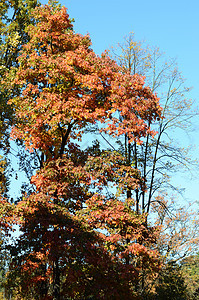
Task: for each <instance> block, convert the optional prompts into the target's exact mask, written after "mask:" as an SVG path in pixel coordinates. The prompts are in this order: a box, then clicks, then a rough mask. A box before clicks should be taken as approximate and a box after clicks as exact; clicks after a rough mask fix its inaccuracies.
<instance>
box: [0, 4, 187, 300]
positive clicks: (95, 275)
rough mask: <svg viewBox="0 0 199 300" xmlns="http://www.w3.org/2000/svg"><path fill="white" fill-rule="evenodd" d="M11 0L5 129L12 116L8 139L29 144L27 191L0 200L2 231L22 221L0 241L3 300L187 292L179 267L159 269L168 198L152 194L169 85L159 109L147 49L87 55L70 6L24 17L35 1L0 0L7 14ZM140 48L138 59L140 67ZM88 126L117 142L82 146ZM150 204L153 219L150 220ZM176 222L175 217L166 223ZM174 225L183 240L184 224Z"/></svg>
mask: <svg viewBox="0 0 199 300" xmlns="http://www.w3.org/2000/svg"><path fill="white" fill-rule="evenodd" d="M9 3H10V5H11V4H12V5H13V6H12V7H13V8H14V12H15V13H14V19H13V20H14V21H13V22H10V23H9V21H8V19H6V21H5V26H8V28H9V30H10V31H9V32H10V37H12V38H13V42H16V43H15V44H16V48H13V47H10V46H9V45H10V44H9V39H8V38H7V36H6V37H5V43H4V42H3V40H2V43H1V49H2V53H3V54H2V57H3V58H2V59H4V62H5V61H6V63H7V67H6V72H7V73H5V72H4V73H3V75H2V79H3V80H2V87H3V92H4V95H6V97H4V103H6V105H7V104H8V109H10V110H11V111H12V114H10V113H9V114H8V115H9V125H8V127H6V128H7V129H8V128H9V126H10V125H11V124H12V125H13V126H12V131H11V136H12V138H13V139H14V140H16V142H17V144H18V145H19V146H21V147H23V146H24V147H26V150H29V151H30V155H28V154H27V152H26V150H24V149H23V151H21V152H20V157H21V161H20V167H21V168H22V169H24V170H26V174H27V177H28V178H31V180H30V184H31V185H32V187H31V189H27V188H26V186H24V190H23V197H22V198H21V199H20V201H15V204H14V205H11V204H9V202H8V201H7V199H6V198H4V199H2V205H1V207H0V212H1V222H2V230H3V231H4V234H5V236H9V229H10V228H11V227H9V226H8V225H7V224H11V225H13V224H15V225H17V226H18V227H19V229H20V232H19V235H18V236H17V237H15V238H14V239H13V242H12V243H10V244H8V245H7V248H6V250H7V251H9V255H10V262H9V266H8V272H7V274H6V281H5V283H4V286H5V289H6V294H7V298H9V297H14V298H16V299H38V300H41V299H49V300H50V299H53V300H55V299H56V300H60V299H146V297H148V296H150V295H151V290H153V291H154V294H156V296H157V295H158V296H159V297H163V296H164V297H169V296H168V295H171V289H175V290H176V294H175V295H176V297H177V294H178V296H182V297H183V296H184V292H185V288H184V282H183V280H182V278H181V274H180V271H179V269H178V266H177V265H173V264H169V263H168V264H167V265H165V260H163V259H161V257H160V253H161V254H164V253H165V248H164V247H162V248H161V245H160V244H161V243H160V241H161V239H162V240H166V239H167V237H168V234H167V233H168V228H167V229H165V228H164V226H165V224H169V223H171V219H168V218H166V217H165V215H164V213H165V210H164V209H163V210H162V211H161V208H162V207H163V206H161V205H160V206H158V207H156V204H157V203H159V202H161V203H164V199H162V198H161V199H160V198H159V202H158V198H152V196H153V193H155V191H156V189H158V187H159V185H158V183H159V178H157V181H155V179H154V178H155V177H154V176H155V175H154V172H159V171H160V167H159V166H158V165H156V162H157V161H158V160H159V159H160V158H161V155H160V156H157V152H158V151H159V150H160V149H161V150H162V151H163V152H164V151H166V150H165V149H167V150H168V149H169V146H168V145H167V144H165V143H164V144H162V143H160V138H161V137H162V135H163V131H164V130H163V131H162V126H163V127H164V129H167V128H168V127H169V126H170V124H171V123H172V122H173V120H174V119H175V116H174V115H172V113H171V107H172V106H169V109H168V110H167V113H168V112H170V115H167V116H169V120H168V119H167V116H166V113H165V111H166V108H167V104H168V101H170V100H171V99H172V100H171V103H172V105H174V102H175V99H176V98H175V97H174V95H177V94H176V93H177V92H176V93H175V92H172V93H171V94H172V95H170V94H169V95H170V96H168V98H167V100H166V104H165V106H164V109H163V110H162V108H161V107H160V104H159V99H158V98H157V95H156V94H154V91H155V86H159V84H160V81H157V80H158V78H159V75H157V76H155V77H154V78H155V79H154V80H155V81H154V82H153V83H154V85H153V86H152V88H149V87H147V86H146V85H145V79H144V77H142V76H140V75H139V74H136V70H137V69H136V68H138V66H139V70H141V69H140V68H142V66H143V70H144V71H146V70H148V68H149V69H150V70H151V68H152V56H151V55H148V53H147V52H145V51H141V48H140V45H137V44H136V43H134V44H132V48H131V49H130V50H132V49H133V51H134V52H133V53H134V58H133V59H134V61H133V64H134V67H133V68H130V65H128V67H125V65H123V66H122V67H121V66H119V65H118V64H117V63H116V62H115V61H114V60H112V59H111V58H110V57H109V56H108V53H107V52H105V53H103V54H102V55H101V56H97V55H96V54H95V53H94V51H93V50H92V48H91V40H90V37H89V36H88V35H86V36H82V35H80V34H78V33H75V32H74V31H73V25H72V21H71V19H70V18H69V16H68V14H67V9H66V8H65V7H61V6H60V5H57V4H56V1H50V2H49V4H48V5H45V6H38V7H37V8H36V9H35V10H34V11H32V14H31V15H29V14H27V12H28V11H29V10H31V9H30V8H32V7H34V6H35V4H36V2H35V1H24V2H23V1H18V2H16V3H12V2H6V1H4V4H5V10H4V15H5V14H6V11H7V10H6V9H7V8H8V4H9ZM15 4H17V6H16V5H15ZM17 13H19V14H17ZM15 15H17V16H18V17H16V19H15ZM22 15H23V16H24V21H23V20H22ZM2 24H3V23H2ZM5 26H4V25H2V28H4V27H5ZM14 31H15V32H16V34H18V35H17V36H15V35H14ZM3 32H4V33H5V32H6V31H3ZM4 33H3V34H4ZM11 33H12V34H11ZM22 41H23V43H24V45H23V46H21V43H22ZM6 43H7V44H6ZM6 45H7V46H6ZM12 45H14V44H13V43H12ZM6 47H7V48H6ZM5 49H8V50H9V51H8V54H6V53H5ZM19 50H20V55H19ZM140 51H141V52H140ZM136 53H139V54H141V55H143V61H144V64H142V63H140V61H139V59H138V56H137V54H136ZM11 56H12V57H13V60H10V57H11ZM16 58H17V59H16ZM125 59H126V58H125V57H124V60H125ZM132 73H133V74H132ZM161 74H162V73H161ZM169 78H171V77H169ZM172 78H174V77H172ZM155 82H156V84H155ZM157 82H158V83H157ZM179 95H180V94H178V96H179ZM8 98H9V99H10V100H9V101H8V102H7V100H8ZM5 101H6V102H5ZM180 103H181V102H180ZM183 103H184V105H185V106H183V109H182V111H184V108H185V107H187V102H186V103H185V102H183ZM4 110H5V108H3V111H4ZM177 111H178V112H179V111H180V112H181V107H177ZM177 114H178V113H177ZM4 121H5V120H4ZM184 121H185V119H183V122H184ZM4 123H5V124H6V121H5V122H4ZM165 124H166V125H165ZM172 124H173V125H172V126H174V124H176V123H175V122H174V123H172ZM167 125H168V126H167ZM93 128H95V130H96V128H98V129H97V130H98V131H97V132H98V134H99V135H100V136H103V137H104V136H106V137H108V140H109V139H110V140H111V141H113V143H112V144H111V143H109V145H111V149H107V148H106V149H102V147H101V146H100V143H99V142H95V143H94V144H93V145H89V146H88V147H87V148H86V149H83V147H82V144H83V142H84V141H85V140H87V136H88V134H90V133H91V132H92V130H93ZM4 134H5V131H4ZM86 134H87V136H86ZM3 144H5V142H3ZM117 145H118V147H117ZM168 151H170V150H168ZM175 151H176V152H175ZM175 151H174V152H175V153H176V157H177V154H178V153H179V152H177V150H176V149H175ZM169 153H171V152H169ZM27 156H28V160H26V157H27ZM166 157H169V154H168V153H166ZM3 163H4V162H2V164H3ZM166 163H167V162H165V160H163V165H164V166H165V165H166ZM33 169H34V175H33V174H32V173H33V172H32V170H33ZM148 174H151V175H148ZM148 176H149V178H150V180H148ZM163 178H165V176H163ZM161 180H162V179H161ZM134 195H135V197H134ZM146 197H148V201H147V200H146ZM134 198H135V199H134ZM145 200H146V201H145ZM165 207H166V208H167V205H166V204H165ZM149 208H150V209H149ZM152 209H153V215H155V216H156V217H158V218H157V222H155V221H154V222H153V224H152V225H151V224H150V218H149V212H151V211H152ZM184 216H185V215H183V218H184ZM163 220H164V222H162V221H163ZM178 221H179V216H178V217H176V218H173V219H172V222H173V224H176V223H177V222H178ZM183 224H185V223H183V222H182V227H183ZM7 226H8V227H7ZM169 229H170V228H169ZM181 229H182V230H181ZM163 231H164V234H165V236H164V235H163V234H162V232H163ZM179 232H180V234H181V236H183V228H180V230H179ZM179 232H177V233H176V235H175V234H174V235H173V237H174V238H173V245H174V246H173V249H172V251H178V250H179V247H178V245H177V243H175V242H176V241H177V235H179ZM160 233H161V234H160ZM183 238H184V239H185V238H186V237H185V236H183ZM176 245H177V246H176ZM175 247H176V248H175ZM166 252H167V250H166ZM166 254H167V253H166ZM166 257H167V255H166ZM161 270H162V271H161ZM156 282H158V283H157V284H156V285H155V283H156ZM155 288H156V291H155ZM152 296H153V295H152ZM159 299H161V298H159ZM164 299H166V298H164ZM168 299H169V298H168ZM176 299H178V298H176Z"/></svg>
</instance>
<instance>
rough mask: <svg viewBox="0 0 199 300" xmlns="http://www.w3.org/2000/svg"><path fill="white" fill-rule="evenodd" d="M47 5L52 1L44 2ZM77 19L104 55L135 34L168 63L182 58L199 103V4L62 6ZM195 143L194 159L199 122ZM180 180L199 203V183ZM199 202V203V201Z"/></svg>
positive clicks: (126, 1)
mask: <svg viewBox="0 0 199 300" xmlns="http://www.w3.org/2000/svg"><path fill="white" fill-rule="evenodd" d="M41 2H42V4H46V3H47V1H45V0H41ZM60 3H61V4H62V5H64V6H66V7H67V8H68V13H69V16H70V17H71V18H74V19H75V23H74V29H75V31H76V32H78V33H81V34H87V33H89V34H90V37H91V40H92V43H93V49H94V51H95V52H96V53H97V54H101V53H102V52H103V51H104V50H105V49H109V48H110V47H111V46H115V45H116V44H117V43H118V42H122V41H123V38H124V36H127V35H128V34H129V33H130V32H132V31H133V32H134V33H135V39H136V40H138V41H139V40H145V41H146V43H147V44H149V45H150V46H157V47H159V48H160V50H161V51H163V52H165V54H166V56H167V57H168V58H170V57H172V58H176V59H177V62H178V66H179V70H180V71H181V72H182V75H183V77H184V78H185V79H186V85H187V86H189V87H193V90H192V91H191V93H190V97H191V98H193V99H195V100H196V102H198V103H199V99H198V98H199V97H198V96H199V88H198V70H199V56H198V55H199V38H198V37H199V33H198V30H199V1H198V0H190V1H179V0H173V1H172V0H167V1H158V0H150V1H148V0H140V1H134V0H123V1H121V0H120V1H119V0H106V1H105V0H100V1H95V0H61V1H60ZM194 122H195V123H194V127H195V129H196V130H195V132H194V133H193V134H192V136H191V138H190V139H189V141H190V144H192V145H193V144H194V145H195V146H194V152H193V156H194V157H195V158H197V156H198V152H199V121H198V120H197V118H196V119H195V121H194ZM175 180H176V182H177V183H178V184H180V185H181V187H185V188H186V193H185V197H187V198H189V199H192V200H196V199H197V197H198V195H197V191H198V181H197V177H195V179H192V180H191V181H190V180H189V179H188V178H186V176H184V174H183V176H180V175H178V176H177V175H176V176H175ZM198 198H199V197H198Z"/></svg>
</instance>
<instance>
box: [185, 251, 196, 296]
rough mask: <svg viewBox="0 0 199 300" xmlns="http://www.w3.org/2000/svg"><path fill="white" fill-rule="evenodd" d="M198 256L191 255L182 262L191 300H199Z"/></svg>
mask: <svg viewBox="0 0 199 300" xmlns="http://www.w3.org/2000/svg"><path fill="white" fill-rule="evenodd" d="M198 263H199V261H198V254H196V255H190V256H188V257H186V258H184V259H183V260H182V261H181V269H182V274H183V276H184V280H185V283H186V285H187V290H188V294H189V297H190V299H198V298H199V293H198V291H199V276H198Z"/></svg>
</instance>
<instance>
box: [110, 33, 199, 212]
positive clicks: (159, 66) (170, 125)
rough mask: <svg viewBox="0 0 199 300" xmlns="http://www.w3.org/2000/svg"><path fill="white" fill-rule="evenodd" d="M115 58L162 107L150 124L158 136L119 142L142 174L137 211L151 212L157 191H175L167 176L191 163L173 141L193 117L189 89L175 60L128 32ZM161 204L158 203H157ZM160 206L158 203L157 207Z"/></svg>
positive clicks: (188, 167)
mask: <svg viewBox="0 0 199 300" xmlns="http://www.w3.org/2000/svg"><path fill="white" fill-rule="evenodd" d="M113 53H114V57H115V58H116V60H117V61H118V62H119V64H120V65H121V66H122V67H123V69H124V70H125V71H126V70H128V71H129V72H131V73H132V74H141V75H144V76H145V77H146V84H148V85H149V86H150V87H151V89H152V91H153V92H156V93H157V95H158V96H159V97H160V103H161V106H162V107H163V112H162V118H160V119H159V120H157V121H156V123H154V124H150V123H149V124H148V125H149V126H151V125H152V128H153V129H154V131H156V132H157V134H156V135H155V136H154V138H153V139H151V136H150V135H147V136H146V137H145V139H144V140H143V143H142V144H139V143H136V142H134V143H133V144H131V145H128V146H127V144H128V143H126V141H124V142H123V141H118V143H119V144H120V151H123V152H125V153H126V156H127V157H128V160H131V162H133V163H134V164H135V168H138V166H139V169H140V171H141V174H142V176H143V178H144V180H145V183H146V190H145V191H142V190H139V189H138V190H136V191H135V198H136V203H137V204H136V206H137V208H136V210H138V209H140V211H141V212H147V213H149V212H150V207H151V203H152V202H153V201H156V198H155V196H157V192H158V191H159V192H160V191H161V192H165V191H167V192H168V188H169V189H170V188H171V190H174V191H177V187H175V186H174V185H173V184H172V183H171V181H170V176H171V174H172V172H173V171H176V170H177V169H178V167H180V168H181V169H180V170H181V171H182V168H185V169H187V170H189V169H190V166H191V164H192V163H193V161H192V160H191V159H190V157H189V156H188V148H185V147H184V145H183V148H182V147H180V145H179V144H178V143H177V141H176V138H177V136H178V135H179V134H180V130H185V131H186V132H187V131H188V130H189V129H191V119H192V118H193V116H194V115H196V113H197V112H196V111H194V106H193V104H192V101H191V100H190V99H188V98H186V95H187V93H188V92H189V90H190V89H189V88H186V87H185V86H184V80H183V78H182V76H181V74H180V72H179V71H178V69H177V64H176V62H175V60H170V61H168V60H166V59H165V57H164V54H162V53H161V52H160V51H159V49H158V48H152V49H151V48H149V47H148V46H145V44H144V43H143V42H136V41H135V39H134V34H133V33H131V34H130V35H129V37H127V38H126V39H125V42H124V44H119V46H118V48H116V50H114V52H113ZM159 204H160V202H159ZM160 205H161V204H160Z"/></svg>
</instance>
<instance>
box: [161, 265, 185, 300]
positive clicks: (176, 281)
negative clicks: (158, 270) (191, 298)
mask: <svg viewBox="0 0 199 300" xmlns="http://www.w3.org/2000/svg"><path fill="white" fill-rule="evenodd" d="M158 280H159V282H158V286H157V288H156V293H157V299H160V300H161V299H164V300H167V299H168V300H169V299H174V300H178V299H179V300H183V299H188V297H187V290H186V285H185V281H184V278H183V276H182V272H181V269H180V267H179V266H178V265H177V264H176V263H175V262H172V261H170V262H169V263H168V264H167V265H166V267H165V269H164V270H163V271H162V274H161V275H160V276H159V278H158Z"/></svg>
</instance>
